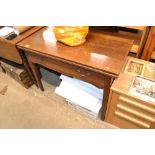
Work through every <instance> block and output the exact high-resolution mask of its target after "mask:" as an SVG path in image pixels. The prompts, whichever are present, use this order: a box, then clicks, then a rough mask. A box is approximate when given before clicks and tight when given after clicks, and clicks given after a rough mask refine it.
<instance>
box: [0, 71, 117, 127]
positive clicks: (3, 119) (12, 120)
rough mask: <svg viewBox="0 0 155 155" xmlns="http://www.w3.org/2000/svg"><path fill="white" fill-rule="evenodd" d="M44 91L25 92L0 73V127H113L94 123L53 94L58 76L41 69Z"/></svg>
mask: <svg viewBox="0 0 155 155" xmlns="http://www.w3.org/2000/svg"><path fill="white" fill-rule="evenodd" d="M41 72H42V73H43V79H42V81H43V85H44V87H45V91H44V92H41V91H40V90H39V89H37V88H36V87H35V85H33V86H32V87H31V88H30V89H25V88H24V87H22V86H21V85H20V84H19V83H17V82H16V81H15V80H14V79H12V78H10V77H9V76H8V75H5V74H4V73H2V72H1V71H0V128H11V129H12V128H19V129H23V128H30V129H32V128H37V129H38V128H39V129H40V128H41V129H42V128H116V127H114V126H112V125H110V124H108V123H106V122H103V121H101V120H94V119H93V118H91V117H90V116H88V115H87V114H84V113H82V112H80V111H78V110H76V109H74V108H73V107H71V106H70V105H68V104H67V103H66V101H65V100H64V98H62V97H60V96H58V95H56V94H55V93H54V89H55V86H56V85H57V84H58V83H59V79H58V76H57V75H56V74H54V73H51V72H49V71H47V70H44V69H42V70H41Z"/></svg>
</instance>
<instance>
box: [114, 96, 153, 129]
mask: <svg viewBox="0 0 155 155" xmlns="http://www.w3.org/2000/svg"><path fill="white" fill-rule="evenodd" d="M115 117H117V119H118V118H120V119H124V120H126V121H127V122H130V123H133V124H134V125H136V126H137V127H140V128H150V127H151V125H152V124H154V123H155V105H153V104H149V103H146V102H145V101H140V100H139V101H137V100H135V99H131V98H128V97H126V96H121V95H120V96H119V99H118V102H117V106H116V110H115ZM117 119H116V120H117Z"/></svg>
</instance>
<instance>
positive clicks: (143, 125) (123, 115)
mask: <svg viewBox="0 0 155 155" xmlns="http://www.w3.org/2000/svg"><path fill="white" fill-rule="evenodd" d="M115 115H117V116H119V117H121V118H123V119H126V120H128V121H130V122H132V123H134V124H137V125H138V126H141V127H143V128H150V125H148V124H146V123H144V122H141V121H139V120H137V119H135V118H132V117H130V116H127V115H125V114H123V113H121V112H118V111H115Z"/></svg>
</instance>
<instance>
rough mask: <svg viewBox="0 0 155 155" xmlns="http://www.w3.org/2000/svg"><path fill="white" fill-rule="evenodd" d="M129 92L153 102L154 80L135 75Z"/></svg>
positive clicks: (154, 98) (154, 92)
mask: <svg viewBox="0 0 155 155" xmlns="http://www.w3.org/2000/svg"><path fill="white" fill-rule="evenodd" d="M129 93H130V94H132V95H135V96H138V97H140V98H142V99H144V100H147V101H151V102H154V103H155V81H153V80H149V79H146V78H143V77H140V76H136V77H135V78H134V79H133V82H132V84H131V87H130V89H129Z"/></svg>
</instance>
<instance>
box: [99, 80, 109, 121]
mask: <svg viewBox="0 0 155 155" xmlns="http://www.w3.org/2000/svg"><path fill="white" fill-rule="evenodd" d="M110 86H111V78H109V79H107V81H106V85H105V86H104V88H103V89H104V93H103V100H102V116H101V117H102V118H101V119H102V120H104V119H105V114H106V110H107V104H108V98H109V94H110Z"/></svg>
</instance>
